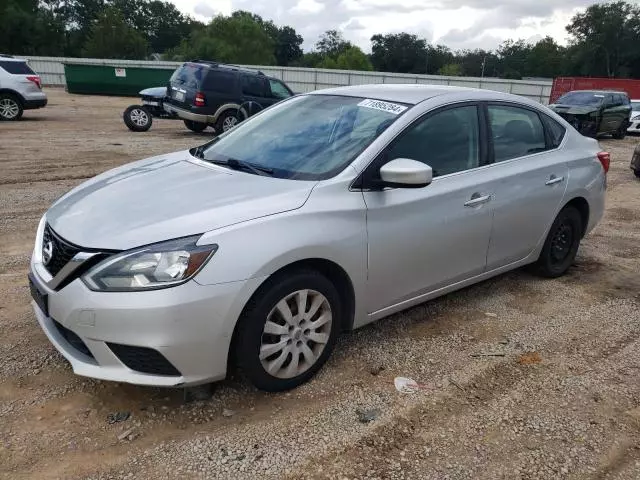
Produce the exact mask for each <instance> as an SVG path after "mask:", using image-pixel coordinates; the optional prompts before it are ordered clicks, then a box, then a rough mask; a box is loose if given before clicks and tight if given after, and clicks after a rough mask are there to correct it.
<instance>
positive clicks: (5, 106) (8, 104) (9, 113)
mask: <svg viewBox="0 0 640 480" xmlns="http://www.w3.org/2000/svg"><path fill="white" fill-rule="evenodd" d="M22 112H23V110H22V102H20V100H19V99H18V98H17V97H16V96H15V95H11V94H10V93H1V94H0V120H5V121H10V120H19V119H20V117H22Z"/></svg>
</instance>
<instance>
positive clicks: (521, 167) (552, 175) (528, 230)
mask: <svg viewBox="0 0 640 480" xmlns="http://www.w3.org/2000/svg"><path fill="white" fill-rule="evenodd" d="M488 112H489V126H490V132H491V135H492V138H493V146H494V152H495V153H494V161H495V163H494V164H493V165H492V166H491V167H489V168H490V169H495V170H496V171H497V172H498V174H497V176H499V178H500V182H499V184H498V185H497V186H496V191H495V197H494V199H493V202H492V203H493V212H494V213H493V215H494V217H493V231H492V233H491V243H490V245H489V253H488V254H487V270H493V269H494V268H498V267H501V266H503V265H508V264H510V263H513V262H516V261H518V260H522V259H524V258H525V257H527V256H528V255H529V254H531V252H532V251H533V250H534V249H535V248H536V247H537V246H538V245H539V244H540V242H541V241H542V239H543V238H544V236H545V234H546V231H547V229H548V228H549V226H550V225H551V223H552V222H553V220H554V218H553V216H554V212H556V211H557V210H558V208H559V205H560V202H561V201H562V198H563V197H564V192H565V190H566V188H567V181H568V177H569V168H568V166H567V164H566V163H565V162H564V161H563V160H562V158H559V155H560V154H559V153H558V150H557V147H558V146H559V144H560V142H561V140H562V134H563V129H564V127H562V126H561V125H559V124H558V123H557V122H555V121H554V120H553V119H551V118H548V117H547V118H546V119H545V121H546V122H549V123H548V125H549V130H550V132H549V135H548V136H547V137H545V133H544V127H543V123H542V119H541V117H540V114H538V113H537V112H536V111H534V110H529V109H526V108H521V107H515V106H509V105H489V106H488ZM551 122H553V123H551Z"/></svg>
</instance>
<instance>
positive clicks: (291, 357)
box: [235, 270, 342, 392]
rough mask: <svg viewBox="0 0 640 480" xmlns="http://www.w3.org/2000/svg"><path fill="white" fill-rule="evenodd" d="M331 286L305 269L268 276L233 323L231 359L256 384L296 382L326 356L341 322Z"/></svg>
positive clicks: (282, 386) (274, 386) (273, 387)
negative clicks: (265, 282) (236, 329)
mask: <svg viewBox="0 0 640 480" xmlns="http://www.w3.org/2000/svg"><path fill="white" fill-rule="evenodd" d="M341 312H342V305H341V301H340V296H339V294H338V292H337V290H336V288H335V286H334V285H333V284H332V283H331V282H330V281H329V280H328V279H327V278H326V277H325V276H323V275H321V274H319V273H316V272H314V271H309V270H300V271H297V272H289V273H288V274H287V275H281V276H278V277H277V278H273V279H271V281H269V282H268V283H267V284H266V285H265V286H264V287H262V288H261V289H260V290H259V291H258V292H257V293H256V295H255V296H254V298H253V299H252V300H251V301H250V302H249V304H248V305H247V307H246V308H245V311H244V312H243V315H242V318H241V319H240V324H239V325H238V332H237V342H236V344H235V356H236V362H237V364H238V366H239V367H240V369H241V370H242V372H243V373H244V375H246V376H247V377H248V379H249V381H250V382H251V383H253V384H254V385H255V386H256V387H257V388H259V389H261V390H266V391H269V392H279V391H283V390H289V389H291V388H295V387H297V386H298V385H301V384H302V383H304V382H306V381H307V380H309V379H310V378H311V377H313V376H314V375H315V374H316V373H317V372H318V370H320V368H321V367H322V366H323V365H324V363H325V362H326V361H327V359H328V358H329V355H330V354H331V351H332V350H333V347H334V346H335V342H336V339H337V337H338V333H339V331H340V324H341V320H342V319H341Z"/></svg>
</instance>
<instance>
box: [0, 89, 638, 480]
mask: <svg viewBox="0 0 640 480" xmlns="http://www.w3.org/2000/svg"><path fill="white" fill-rule="evenodd" d="M47 93H48V94H49V98H50V105H49V106H48V107H47V108H46V109H44V110H41V111H35V112H27V113H26V114H25V118H24V121H21V122H18V123H5V124H2V125H0V171H1V173H2V175H0V253H1V255H0V298H2V300H0V329H1V330H2V336H1V337H0V478H5V479H11V480H13V479H16V478H34V479H53V478H74V479H76V478H77V479H80V478H83V479H95V480H98V479H121V478H122V479H132V478H137V479H148V478H154V479H165V478H166V479H172V478H228V479H245V478H246V479H255V478H286V479H290V480H293V479H325V478H332V479H333V478H335V479H345V478H348V479H356V478H358V479H361V478H366V479H414V478H415V479H431V478H433V479H467V478H468V479H556V478H558V479H560V478H561V479H584V478H587V479H638V478H640V381H639V380H638V375H639V374H640V349H639V348H638V347H639V346H640V341H639V338H640V309H639V308H638V307H639V303H640V274H639V273H638V270H639V267H640V260H639V258H640V202H639V201H638V200H639V199H640V193H639V192H640V182H638V181H637V180H635V179H634V177H633V175H632V174H631V172H630V170H629V168H628V166H629V161H630V158H631V152H632V150H633V147H634V145H635V144H636V143H638V141H639V139H638V138H627V139H626V140H623V141H617V140H609V139H606V140H602V141H601V144H602V146H603V148H605V149H607V150H609V151H610V152H611V153H612V168H611V172H610V174H609V191H608V194H607V195H608V205H607V213H606V216H605V219H604V220H603V222H602V223H601V225H600V226H599V227H598V228H597V229H596V230H595V231H594V232H593V233H592V234H591V235H589V237H588V238H586V239H585V240H584V242H583V245H582V247H581V250H580V252H579V255H578V259H577V261H576V265H575V266H574V268H573V269H572V270H571V272H570V274H568V275H567V276H566V277H564V278H561V279H558V280H541V279H538V278H536V277H533V276H531V275H530V274H528V273H527V272H526V271H517V272H513V273H510V274H507V275H503V276H501V277H498V278H496V279H493V280H491V281H488V282H484V283H482V284H479V285H476V286H474V287H471V288H468V289H465V290H464V291H461V292H457V293H454V294H451V295H448V296H446V297H444V298H441V299H438V300H436V301H432V302H430V303H428V304H426V305H422V306H419V307H417V308H414V309H411V310H409V311H407V312H404V313H402V314H399V315H395V316H393V317H391V318H389V319H386V320H384V321H381V322H378V323H377V324H374V325H371V326H368V327H365V328H364V329H362V330H359V331H357V332H353V333H350V334H346V335H344V336H343V337H342V338H341V339H340V341H339V344H338V346H337V348H336V351H335V353H334V355H333V357H332V359H331V360H330V362H329V364H328V365H327V367H326V368H325V369H324V370H323V371H322V372H321V374H320V375H318V376H317V377H316V378H315V379H314V380H313V381H312V382H310V383H309V384H307V385H304V386H303V387H301V388H299V389H297V390H295V391H293V392H289V393H287V394H278V395H275V394H265V393H262V392H257V391H255V390H254V389H253V388H251V387H250V386H248V385H247V384H246V383H245V382H244V381H242V380H241V379H234V378H232V379H229V380H227V381H225V382H222V383H220V384H218V385H216V386H214V387H213V389H212V391H207V390H206V389H201V390H199V391H196V392H189V394H190V395H196V394H197V396H198V398H200V400H195V401H190V402H186V401H185V393H184V392H183V391H181V390H163V389H152V388H143V387H136V386H131V385H122V384H116V383H105V382H98V381H93V380H90V379H85V378H81V377H76V376H74V375H73V373H72V372H71V369H70V367H69V366H68V364H67V363H66V361H65V360H64V359H63V358H62V357H61V356H60V355H59V354H58V353H57V352H56V351H55V350H54V349H53V347H52V346H51V345H50V344H49V343H48V341H47V340H46V338H45V336H44V334H43V333H42V332H41V331H40V329H39V328H38V326H37V324H36V321H35V318H34V316H33V314H32V312H31V307H30V305H29V292H28V287H27V282H26V273H27V265H28V258H29V255H30V252H31V248H32V243H33V238H34V233H35V227H36V225H37V221H38V219H39V217H40V216H41V215H42V213H43V212H44V210H45V209H46V208H47V206H48V205H49V204H50V203H51V202H52V201H53V200H55V199H56V198H57V197H58V196H60V195H61V194H63V193H64V192H65V191H67V190H68V189H70V188H71V187H73V186H74V185H76V184H77V183H79V182H81V181H82V180H83V179H85V178H89V177H91V176H93V175H95V174H97V173H100V172H102V171H104V170H106V169H108V168H111V167H114V166H117V165H121V164H123V163H125V162H128V161H132V160H135V159H138V158H143V157H145V156H151V155H153V154H158V153H163V152H167V151H172V150H178V149H181V148H184V147H187V146H192V145H196V144H199V143H202V142H203V141H204V140H206V139H208V138H210V137H211V135H212V133H211V132H204V133H203V134H194V133H192V132H189V131H188V130H186V129H185V128H184V126H183V125H182V124H181V123H180V122H172V121H157V122H156V124H155V125H154V126H153V127H152V129H151V130H150V131H149V132H146V133H141V134H136V133H132V132H129V131H128V130H127V129H126V127H125V126H124V124H123V122H122V119H121V112H122V111H123V110H124V108H125V107H126V106H127V105H128V104H129V103H131V102H132V99H123V98H114V97H90V96H73V95H68V94H66V93H64V92H63V91H61V90H55V89H49V90H48V91H47ZM397 376H404V377H410V378H413V379H415V380H417V381H418V382H420V383H421V384H422V386H423V388H422V389H421V390H420V391H419V392H417V393H413V394H401V393H399V392H397V391H396V389H395V388H394V385H393V381H394V377H397ZM118 413H120V415H119V418H118V419H119V420H121V421H118V422H114V418H113V415H115V414H118ZM127 413H128V414H129V415H128V416H127V415H126V414H127ZM110 416H111V417H110ZM110 421H111V422H112V423H110Z"/></svg>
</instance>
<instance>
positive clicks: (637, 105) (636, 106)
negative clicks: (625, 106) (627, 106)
mask: <svg viewBox="0 0 640 480" xmlns="http://www.w3.org/2000/svg"><path fill="white" fill-rule="evenodd" d="M631 108H632V109H633V110H634V111H640V101H636V100H634V101H632V102H631Z"/></svg>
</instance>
